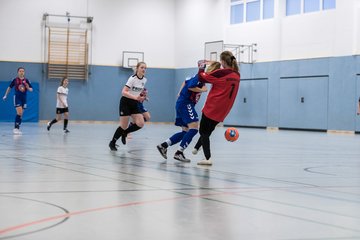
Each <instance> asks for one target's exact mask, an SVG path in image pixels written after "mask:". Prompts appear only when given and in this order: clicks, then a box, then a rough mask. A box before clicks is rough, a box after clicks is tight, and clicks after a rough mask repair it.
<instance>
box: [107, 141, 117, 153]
mask: <svg viewBox="0 0 360 240" xmlns="http://www.w3.org/2000/svg"><path fill="white" fill-rule="evenodd" d="M109 148H110V150H111V151H117V148H116V144H115V142H114V141H110V143H109Z"/></svg>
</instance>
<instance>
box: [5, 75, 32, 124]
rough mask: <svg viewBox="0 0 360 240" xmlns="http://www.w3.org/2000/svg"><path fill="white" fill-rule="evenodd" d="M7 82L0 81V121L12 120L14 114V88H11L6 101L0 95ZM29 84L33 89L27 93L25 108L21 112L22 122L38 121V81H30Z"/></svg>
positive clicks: (7, 84)
mask: <svg viewBox="0 0 360 240" xmlns="http://www.w3.org/2000/svg"><path fill="white" fill-rule="evenodd" d="M9 84H10V81H9V82H7V81H1V82H0V96H1V100H0V122H13V121H14V120H15V116H16V110H15V108H14V88H13V89H11V91H10V93H9V95H8V97H7V99H6V101H3V100H2V96H3V94H4V93H5V91H6V89H7V87H8V86H9ZM31 85H32V87H33V91H32V92H28V93H27V99H26V102H27V109H26V110H25V111H24V114H23V118H22V121H23V122H37V121H39V83H37V82H32V83H31Z"/></svg>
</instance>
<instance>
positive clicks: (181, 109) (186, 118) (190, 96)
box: [175, 75, 204, 127]
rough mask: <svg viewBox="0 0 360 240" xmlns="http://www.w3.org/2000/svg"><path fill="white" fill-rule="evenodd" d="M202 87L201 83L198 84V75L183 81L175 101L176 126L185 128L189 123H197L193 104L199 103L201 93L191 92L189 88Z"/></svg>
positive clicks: (197, 119) (197, 118)
mask: <svg viewBox="0 0 360 240" xmlns="http://www.w3.org/2000/svg"><path fill="white" fill-rule="evenodd" d="M203 85H204V84H203V83H202V82H199V78H198V75H195V76H194V77H192V78H190V79H189V80H186V81H185V84H184V86H183V88H182V89H181V91H180V94H179V97H178V99H177V101H176V120H175V125H176V126H180V127H187V125H188V124H189V123H191V122H198V121H199V117H198V114H197V112H196V110H195V104H196V103H197V102H198V101H199V98H200V95H201V92H193V91H190V90H189V88H195V87H199V88H201V87H203Z"/></svg>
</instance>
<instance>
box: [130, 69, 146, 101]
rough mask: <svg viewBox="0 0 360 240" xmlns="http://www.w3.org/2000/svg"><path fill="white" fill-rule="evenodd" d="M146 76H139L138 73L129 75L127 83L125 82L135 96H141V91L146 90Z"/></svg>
mask: <svg viewBox="0 0 360 240" xmlns="http://www.w3.org/2000/svg"><path fill="white" fill-rule="evenodd" d="M146 81H147V79H146V77H143V78H141V79H140V78H138V76H137V75H136V74H134V75H132V76H131V77H129V79H128V81H127V83H126V84H125V85H126V86H127V87H128V88H129V93H130V94H131V95H134V96H139V95H140V93H141V92H142V91H143V90H144V87H145V83H146Z"/></svg>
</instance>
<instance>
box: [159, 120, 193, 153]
mask: <svg viewBox="0 0 360 240" xmlns="http://www.w3.org/2000/svg"><path fill="white" fill-rule="evenodd" d="M175 125H177V126H180V125H182V123H181V119H177V120H176V122H175ZM181 129H182V131H181V132H177V133H175V134H174V135H172V136H171V137H169V138H168V139H166V140H165V141H164V142H163V143H161V144H159V145H157V146H156V147H157V149H158V150H159V152H160V154H161V156H163V158H165V159H167V148H168V147H169V146H172V145H174V144H177V143H178V142H180V141H181V139H182V138H183V137H184V135H185V134H186V132H187V131H188V128H187V127H182V128H181Z"/></svg>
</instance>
